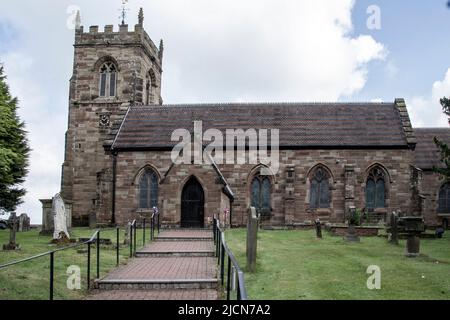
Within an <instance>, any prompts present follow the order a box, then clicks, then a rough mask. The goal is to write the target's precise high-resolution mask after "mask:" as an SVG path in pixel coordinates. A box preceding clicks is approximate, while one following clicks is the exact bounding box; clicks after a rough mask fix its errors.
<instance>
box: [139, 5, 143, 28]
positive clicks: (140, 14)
mask: <svg viewBox="0 0 450 320" xmlns="http://www.w3.org/2000/svg"><path fill="white" fill-rule="evenodd" d="M138 20H139V25H140V26H143V25H144V9H142V7H141V8H140V9H139V15H138Z"/></svg>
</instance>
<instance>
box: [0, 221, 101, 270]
mask: <svg viewBox="0 0 450 320" xmlns="http://www.w3.org/2000/svg"><path fill="white" fill-rule="evenodd" d="M98 233H99V230H97V231H96V232H95V233H94V235H93V236H92V237H91V238H90V239H89V240H86V241H84V242H78V243H76V244H72V245H70V246H66V247H62V248H57V249H54V250H50V251H47V252H44V253H40V254H37V255H35V256H31V257H28V258H24V259H21V260H17V261H12V262H8V263H5V264H0V269H3V268H6V267H9V266H13V265H16V264H19V263H23V262H27V261H30V260H34V259H37V258H41V257H44V256H46V255H49V254H51V253H55V252H59V251H64V250H67V249H73V248H76V247H81V246H83V245H85V244H88V243H92V242H93V241H94V240H95V239H96V238H95V237H96V235H97V234H98Z"/></svg>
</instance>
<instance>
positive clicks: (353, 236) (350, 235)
mask: <svg viewBox="0 0 450 320" xmlns="http://www.w3.org/2000/svg"><path fill="white" fill-rule="evenodd" d="M355 216H356V208H355V207H353V206H350V207H349V215H348V217H349V218H348V228H347V235H346V236H345V240H346V241H347V242H360V239H359V236H358V234H357V233H356V229H355V222H354V221H355Z"/></svg>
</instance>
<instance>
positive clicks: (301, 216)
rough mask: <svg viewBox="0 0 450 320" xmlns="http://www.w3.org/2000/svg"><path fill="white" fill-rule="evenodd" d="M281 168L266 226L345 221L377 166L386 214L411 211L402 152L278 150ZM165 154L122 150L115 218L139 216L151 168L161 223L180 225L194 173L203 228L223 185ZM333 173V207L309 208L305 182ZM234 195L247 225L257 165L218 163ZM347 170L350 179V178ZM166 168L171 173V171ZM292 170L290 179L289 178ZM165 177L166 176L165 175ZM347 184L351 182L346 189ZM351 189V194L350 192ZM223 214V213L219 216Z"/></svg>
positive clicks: (406, 156) (207, 171) (208, 171)
mask: <svg viewBox="0 0 450 320" xmlns="http://www.w3.org/2000/svg"><path fill="white" fill-rule="evenodd" d="M280 160H281V164H280V169H279V171H278V173H277V174H276V175H275V176H273V177H272V197H271V207H272V208H273V209H272V216H271V218H270V220H268V221H266V222H264V223H265V224H270V225H279V226H283V225H287V224H292V223H302V222H305V221H312V220H314V219H315V218H317V217H320V219H321V220H322V221H324V222H326V221H330V222H343V221H344V212H345V207H346V204H347V205H348V203H349V201H350V202H351V203H352V204H353V205H355V206H356V207H357V208H364V207H365V190H364V189H365V182H366V175H367V171H368V170H369V169H370V168H371V167H372V166H373V165H375V164H379V165H381V166H382V167H383V168H385V169H386V171H387V177H388V180H389V181H387V183H386V188H387V190H388V191H387V198H386V208H384V209H381V210H379V211H380V213H382V214H386V213H388V212H391V211H393V210H398V209H400V210H401V211H402V212H409V213H411V211H412V210H413V209H412V207H413V206H412V199H411V191H410V188H411V175H410V163H413V162H414V153H413V151H411V150H409V149H403V150H282V151H280ZM171 163H172V162H171V160H170V152H169V151H153V152H138V151H135V152H126V153H125V152H121V153H119V154H118V161H117V189H116V209H117V210H116V218H117V221H118V222H120V223H125V222H127V221H129V220H131V219H132V218H133V217H137V216H138V214H139V210H138V203H137V195H138V187H137V182H138V181H139V176H140V173H141V172H142V170H143V169H144V168H145V167H146V166H149V167H151V168H153V169H154V170H155V171H156V172H157V173H158V174H159V176H160V179H161V180H162V183H161V184H160V187H159V188H160V189H159V190H160V191H159V206H160V212H161V214H162V222H163V223H165V224H179V223H180V216H181V192H182V189H183V186H184V183H185V182H186V181H187V180H188V179H189V177H190V176H192V175H194V176H195V177H196V178H197V179H198V180H199V182H200V183H201V184H202V186H203V188H204V191H205V203H206V205H205V225H207V221H208V218H211V217H212V215H213V214H215V213H216V214H217V213H218V212H220V211H222V210H223V207H224V202H223V197H222V191H221V189H222V187H223V185H222V184H220V183H219V182H218V179H217V174H216V172H215V171H214V170H213V168H212V167H211V166H209V165H175V166H172V167H171ZM319 164H320V165H322V166H324V167H325V168H327V170H329V172H330V174H331V205H330V208H329V209H311V208H310V207H309V187H310V185H309V178H308V176H309V175H310V174H311V172H312V170H313V169H314V168H315V167H316V166H317V165H319ZM218 167H219V168H220V170H221V172H222V173H223V175H224V177H225V178H226V180H227V181H228V183H229V184H230V186H231V189H232V190H233V192H234V193H235V195H236V198H235V200H234V203H233V209H232V210H233V221H232V223H233V225H239V226H243V225H245V224H246V212H247V208H248V207H249V204H250V190H249V185H250V182H251V179H252V178H253V175H254V173H255V172H256V171H257V170H256V169H257V168H255V165H249V164H245V165H228V164H223V165H218ZM349 167H351V170H352V173H351V175H352V177H351V178H349V177H348V175H349V172H348V170H349ZM169 168H170V170H169ZM288 171H293V175H292V177H289V175H288V174H287V172H288ZM165 175H166V176H165ZM349 183H352V185H351V186H350V185H349ZM349 190H350V191H349ZM220 213H221V212H220Z"/></svg>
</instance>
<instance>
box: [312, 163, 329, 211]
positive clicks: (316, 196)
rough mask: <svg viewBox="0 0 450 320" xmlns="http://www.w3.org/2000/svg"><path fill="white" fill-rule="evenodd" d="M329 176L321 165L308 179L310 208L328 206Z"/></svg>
mask: <svg viewBox="0 0 450 320" xmlns="http://www.w3.org/2000/svg"><path fill="white" fill-rule="evenodd" d="M329 181H330V178H329V176H328V174H327V172H326V170H325V169H324V168H322V167H319V168H317V169H316V170H315V171H314V175H313V176H312V177H311V180H310V193H309V206H310V208H312V209H319V208H329V207H330V198H331V197H330V183H329Z"/></svg>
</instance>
